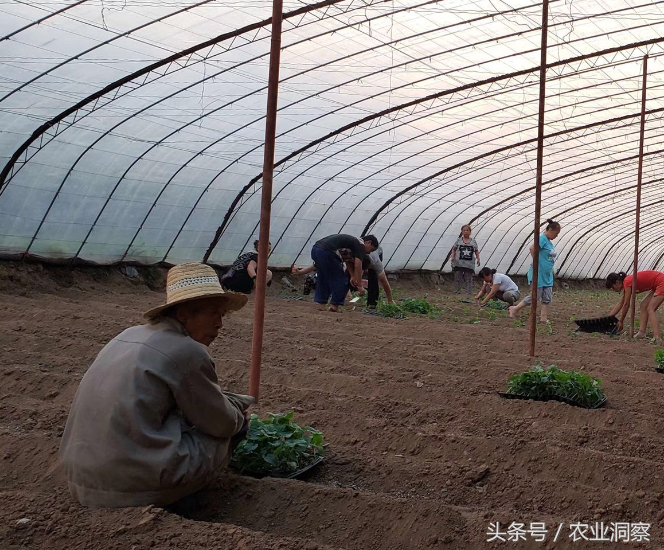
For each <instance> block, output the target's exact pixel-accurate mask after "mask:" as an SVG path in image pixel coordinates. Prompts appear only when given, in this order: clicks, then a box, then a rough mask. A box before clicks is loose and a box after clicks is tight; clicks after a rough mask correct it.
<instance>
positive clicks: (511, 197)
mask: <svg viewBox="0 0 664 550" xmlns="http://www.w3.org/2000/svg"><path fill="white" fill-rule="evenodd" d="M656 111H657V112H661V111H663V110H662V109H657V110H656ZM626 118H633V115H626ZM634 158H636V157H635V156H632V157H627V158H625V159H618V160H617V161H616V160H614V161H611V162H608V163H601V164H597V165H594V166H591V167H586V168H584V169H583V170H578V171H574V172H571V173H567V174H563V175H561V176H558V177H556V178H553V179H550V180H548V181H547V182H545V185H549V184H551V183H554V182H556V181H564V180H566V179H567V178H570V177H574V176H576V175H578V174H581V173H583V172H589V171H593V173H595V171H596V170H597V169H603V168H606V167H608V166H613V165H615V164H621V163H624V162H630V161H632V160H634ZM600 171H601V170H600ZM534 189H535V187H534V186H531V187H528V188H526V189H522V190H521V191H518V192H516V193H513V194H512V195H509V196H508V197H505V198H503V199H501V200H500V201H498V202H497V203H495V204H493V205H491V206H489V207H487V208H485V209H484V210H482V211H481V212H480V213H479V214H477V215H476V216H474V217H473V218H471V220H470V221H469V222H468V223H470V224H473V223H475V222H476V221H477V220H478V219H480V218H481V217H483V216H484V215H485V214H487V213H489V212H491V211H492V210H494V209H496V208H498V207H500V206H502V205H504V204H506V203H509V202H511V201H513V200H515V199H517V198H518V197H520V196H524V195H527V194H528V193H530V192H532V191H534ZM579 192H583V191H579ZM616 192H621V190H618V191H615V192H612V193H609V194H608V195H599V196H598V197H595V198H593V199H590V201H589V202H592V201H593V200H596V199H602V198H604V197H606V196H610V195H611V194H613V193H616ZM577 206H580V205H577ZM574 208H575V207H573V208H572V209H574ZM556 215H561V214H560V213H558V214H556ZM556 215H554V217H555V216H556ZM502 223H503V222H501V224H502ZM441 237H442V235H441ZM531 237H532V231H531V232H530V235H529V236H528V237H527V238H526V239H525V240H524V241H523V243H522V245H521V246H520V247H519V249H518V250H517V252H516V253H515V255H514V258H513V259H512V262H511V263H510V266H509V268H508V269H507V270H506V272H508V273H509V272H511V270H512V268H513V266H514V263H515V262H516V260H517V258H518V256H519V254H521V251H522V250H523V247H524V246H525V245H526V244H527V243H528V242H530V238H531ZM516 238H517V236H515V237H514V240H513V241H512V244H513V243H514V241H515V240H516ZM439 241H440V238H439V240H438V241H437V243H436V245H437V244H438V242H439ZM436 245H434V247H433V248H435V247H436ZM433 248H432V250H433ZM449 256H450V255H449V253H448V254H447V256H446V258H445V260H444V261H443V263H442V265H441V268H440V269H442V267H443V266H444V265H445V264H446V263H447V261H448V260H449ZM504 258H505V255H503V257H502V258H500V259H499V260H498V262H502V261H503V260H504Z"/></svg>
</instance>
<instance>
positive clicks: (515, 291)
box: [475, 267, 521, 306]
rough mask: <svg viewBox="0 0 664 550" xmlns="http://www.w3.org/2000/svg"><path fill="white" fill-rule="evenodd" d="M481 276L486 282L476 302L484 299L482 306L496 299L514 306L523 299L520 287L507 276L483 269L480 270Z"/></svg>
mask: <svg viewBox="0 0 664 550" xmlns="http://www.w3.org/2000/svg"><path fill="white" fill-rule="evenodd" d="M479 276H480V277H481V278H482V279H483V280H484V282H483V283H482V289H481V290H480V291H479V293H478V294H477V296H475V299H476V300H481V299H482V298H483V297H484V299H483V300H482V301H481V302H480V306H485V305H487V304H488V303H489V301H490V300H492V299H496V300H501V301H503V302H505V303H506V304H509V305H510V306H513V305H514V304H515V303H516V302H518V301H519V298H521V294H520V293H519V287H518V286H517V284H516V283H515V282H514V281H513V280H512V279H510V278H509V277H508V276H507V275H503V274H502V273H498V272H497V271H496V270H495V269H489V268H488V267H483V268H482V269H480V273H479Z"/></svg>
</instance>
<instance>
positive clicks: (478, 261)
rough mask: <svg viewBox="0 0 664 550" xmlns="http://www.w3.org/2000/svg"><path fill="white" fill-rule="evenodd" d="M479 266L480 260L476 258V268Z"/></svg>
mask: <svg viewBox="0 0 664 550" xmlns="http://www.w3.org/2000/svg"><path fill="white" fill-rule="evenodd" d="M480 265H481V264H480V259H479V258H477V267H479V266H480Z"/></svg>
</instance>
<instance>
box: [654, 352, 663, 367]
mask: <svg viewBox="0 0 664 550" xmlns="http://www.w3.org/2000/svg"><path fill="white" fill-rule="evenodd" d="M655 365H657V368H658V369H664V349H657V350H655Z"/></svg>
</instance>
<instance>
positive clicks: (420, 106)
mask: <svg viewBox="0 0 664 550" xmlns="http://www.w3.org/2000/svg"><path fill="white" fill-rule="evenodd" d="M271 9H272V4H271V2H267V1H265V0H243V1H239V0H224V1H221V0H199V1H193V0H179V1H177V2H174V1H173V0H134V1H131V2H130V1H126V0H77V1H72V0H37V1H34V2H26V1H23V0H1V1H0V14H1V15H0V36H1V37H2V38H1V39H0V169H1V170H2V172H1V174H0V254H1V255H2V256H3V257H6V258H9V257H26V256H34V257H38V258H45V259H50V260H58V261H76V260H80V261H88V262H95V263H99V264H112V263H118V262H136V263H141V264H154V263H160V262H165V263H170V264H176V263H182V262H187V261H202V260H205V261H208V262H210V263H213V264H220V265H228V264H230V263H232V262H233V260H234V259H235V258H236V256H237V255H238V254H239V253H241V252H243V251H245V250H247V249H248V248H250V247H251V243H252V242H253V240H254V239H255V238H256V237H257V235H258V225H259V217H260V196H261V181H262V180H261V174H262V170H263V146H264V135H265V113H266V93H267V75H268V64H269V53H270V38H271V18H270V17H271ZM541 18H542V3H541V2H537V1H531V0H509V2H507V1H503V0H475V1H473V0H325V1H321V2H316V3H313V2H305V1H295V0H285V2H284V7H283V33H282V38H281V47H282V49H281V64H280V82H279V103H278V118H277V136H276V155H275V172H274V188H273V199H272V200H273V202H272V222H271V241H272V245H273V250H272V253H271V259H270V265H274V266H276V267H278V266H282V267H287V266H290V265H292V264H294V263H297V264H300V265H303V264H307V263H308V262H309V261H310V260H309V251H310V248H311V245H312V244H313V243H314V242H315V241H316V240H317V239H318V238H320V237H323V236H326V235H329V234H333V233H339V232H343V233H352V234H356V235H361V234H366V233H373V234H374V235H376V236H377V237H378V238H379V240H380V241H381V244H382V246H383V250H384V254H385V260H386V265H387V269H388V270H397V269H410V270H438V269H440V268H441V266H443V264H444V263H445V262H446V260H447V258H448V253H449V251H450V248H451V246H452V245H453V243H454V241H455V240H456V238H457V237H458V235H459V231H460V227H461V225H462V224H466V223H470V224H472V226H473V236H474V237H475V238H476V239H477V242H478V244H479V246H480V250H481V255H482V260H483V264H485V265H488V266H490V267H493V268H497V269H498V270H500V271H503V272H509V273H515V274H518V273H524V272H525V271H526V270H527V269H528V266H529V264H530V258H529V253H528V247H529V246H530V243H531V241H532V239H533V222H534V214H533V212H534V191H535V170H536V153H537V122H538V100H539V83H540V46H541V26H542V19H541ZM547 21H548V26H549V29H548V35H547V36H548V47H547V49H546V59H547V63H546V98H545V109H544V117H545V132H544V155H543V186H542V220H544V219H546V218H554V219H556V220H557V221H559V222H560V224H561V225H562V232H561V234H560V237H559V238H558V240H557V241H556V247H557V250H558V261H557V269H558V274H559V275H560V276H564V277H572V278H592V277H602V276H605V275H606V274H607V273H608V272H610V271H617V270H627V269H629V268H630V265H631V262H632V254H633V249H634V223H635V214H636V184H637V167H638V163H639V135H640V117H641V91H642V90H641V88H642V78H643V76H642V71H643V66H644V56H645V55H648V70H647V92H646V115H645V141H644V154H643V190H642V208H641V214H640V217H641V236H640V243H641V246H640V247H639V248H640V260H639V266H640V268H641V269H652V268H662V267H664V231H663V230H662V227H663V225H662V223H663V222H664V216H662V211H663V210H662V205H663V204H664V193H663V190H664V186H663V185H664V184H663V178H664V176H662V175H661V173H660V172H659V167H660V166H661V165H660V162H662V158H663V157H662V152H663V150H664V143H663V142H662V140H663V139H664V137H663V136H664V132H662V117H663V115H664V103H662V98H661V95H660V94H662V90H661V88H662V85H663V84H664V76H663V74H664V73H663V72H662V71H663V70H664V64H663V63H662V59H661V57H662V55H663V54H664V49H663V47H664V38H663V37H664V1H648V0H552V1H551V2H550V5H549V15H548V19H547Z"/></svg>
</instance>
